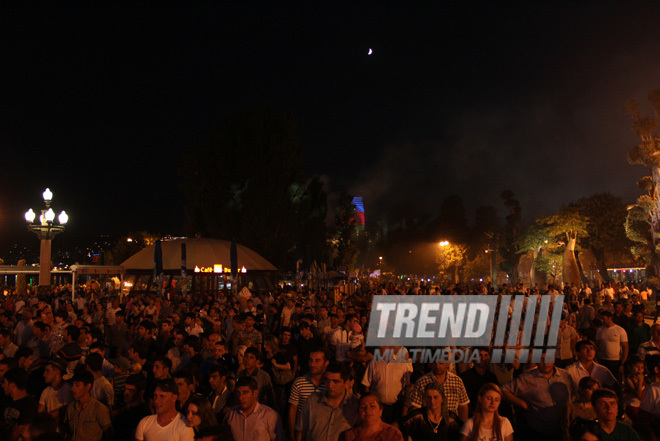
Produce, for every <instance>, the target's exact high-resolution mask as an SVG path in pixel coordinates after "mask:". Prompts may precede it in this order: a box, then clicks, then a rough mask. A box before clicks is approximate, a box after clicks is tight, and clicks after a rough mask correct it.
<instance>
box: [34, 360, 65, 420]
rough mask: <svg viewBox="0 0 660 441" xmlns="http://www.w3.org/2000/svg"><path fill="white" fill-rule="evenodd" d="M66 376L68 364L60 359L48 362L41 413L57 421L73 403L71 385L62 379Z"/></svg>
mask: <svg viewBox="0 0 660 441" xmlns="http://www.w3.org/2000/svg"><path fill="white" fill-rule="evenodd" d="M65 374H66V362H65V361H64V360H62V359H59V358H54V359H52V360H49V361H48V364H46V369H45V370H44V379H45V380H46V384H48V387H46V388H45V389H44V390H43V392H42V393H41V397H40V398H39V407H38V410H39V413H41V412H47V413H49V414H51V415H52V416H53V417H54V418H55V419H56V420H58V421H59V420H60V414H62V413H64V410H65V409H66V407H65V406H67V405H68V404H69V403H71V402H72V401H73V393H72V392H71V385H70V384H69V383H67V382H66V381H64V379H63V378H62V377H63V376H64V375H65Z"/></svg>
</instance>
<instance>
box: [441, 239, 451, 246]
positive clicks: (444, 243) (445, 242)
mask: <svg viewBox="0 0 660 441" xmlns="http://www.w3.org/2000/svg"><path fill="white" fill-rule="evenodd" d="M439 245H440V246H441V247H446V246H447V245H449V241H448V240H443V241H442V242H440V243H439Z"/></svg>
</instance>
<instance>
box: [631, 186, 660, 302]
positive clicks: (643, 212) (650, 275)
mask: <svg viewBox="0 0 660 441" xmlns="http://www.w3.org/2000/svg"><path fill="white" fill-rule="evenodd" d="M648 181H649V179H646V178H642V179H640V181H639V182H638V185H639V186H640V187H641V188H646V189H647V191H649V182H648ZM655 207H656V205H655V200H654V197H653V196H652V194H645V195H642V196H640V197H639V198H637V203H635V204H633V205H631V206H629V207H628V215H627V216H626V223H625V229H626V236H627V237H628V239H630V240H631V241H632V242H633V246H632V247H631V249H630V251H631V252H632V254H633V256H635V257H636V258H639V259H641V260H643V261H644V263H645V265H646V279H647V282H648V284H649V285H651V286H652V287H653V288H655V289H656V290H658V289H660V257H659V256H658V253H657V252H656V245H655V240H654V237H653V215H652V213H653V211H654V210H655Z"/></svg>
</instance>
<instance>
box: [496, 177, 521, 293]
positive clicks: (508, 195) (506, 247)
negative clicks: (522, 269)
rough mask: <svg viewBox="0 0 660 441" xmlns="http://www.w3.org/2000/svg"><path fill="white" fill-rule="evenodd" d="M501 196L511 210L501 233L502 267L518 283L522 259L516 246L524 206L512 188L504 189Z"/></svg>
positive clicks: (499, 250)
mask: <svg viewBox="0 0 660 441" xmlns="http://www.w3.org/2000/svg"><path fill="white" fill-rule="evenodd" d="M500 197H501V198H502V200H503V201H504V205H505V206H506V207H507V209H508V210H509V214H508V215H507V216H506V224H505V225H504V231H503V234H502V235H501V238H502V242H501V245H500V246H499V249H498V252H499V253H500V256H502V262H500V268H501V269H502V271H505V272H506V273H507V274H509V276H510V277H511V281H512V282H513V283H514V284H516V283H518V262H519V261H520V254H518V249H517V248H516V237H518V234H519V230H520V219H521V213H522V208H521V207H520V202H519V201H518V199H516V198H515V195H514V194H513V192H512V191H511V190H504V191H503V192H502V193H501V194H500Z"/></svg>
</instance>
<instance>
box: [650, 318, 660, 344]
mask: <svg viewBox="0 0 660 441" xmlns="http://www.w3.org/2000/svg"><path fill="white" fill-rule="evenodd" d="M651 340H653V341H654V342H660V323H655V324H654V325H653V326H651Z"/></svg>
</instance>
